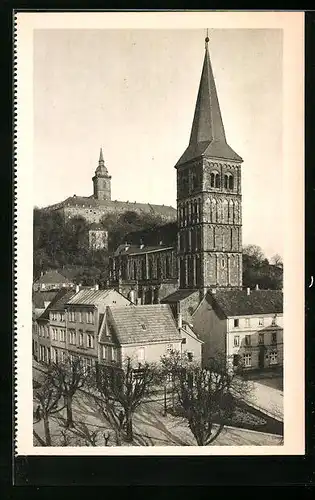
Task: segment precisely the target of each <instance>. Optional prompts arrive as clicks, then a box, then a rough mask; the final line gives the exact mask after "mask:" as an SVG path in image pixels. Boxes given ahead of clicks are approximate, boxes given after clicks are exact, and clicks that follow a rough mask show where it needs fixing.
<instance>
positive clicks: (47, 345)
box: [33, 288, 75, 363]
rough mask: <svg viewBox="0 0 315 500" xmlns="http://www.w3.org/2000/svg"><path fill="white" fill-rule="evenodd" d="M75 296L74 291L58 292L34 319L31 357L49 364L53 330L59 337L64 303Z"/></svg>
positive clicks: (63, 322)
mask: <svg viewBox="0 0 315 500" xmlns="http://www.w3.org/2000/svg"><path fill="white" fill-rule="evenodd" d="M74 294H75V290H74V289H70V290H69V289H67V288H62V289H61V290H59V291H58V292H57V293H56V295H55V296H54V298H53V299H52V300H51V302H50V303H49V305H48V306H47V307H46V309H45V310H44V311H43V313H42V314H41V315H40V316H39V317H38V318H37V319H36V323H35V328H34V332H33V356H34V358H35V359H36V360H38V361H43V362H45V363H49V362H50V360H51V344H52V342H51V340H52V337H53V336H54V335H55V334H54V335H53V334H52V332H53V331H54V330H53V329H57V334H58V335H60V336H61V331H64V330H65V319H64V309H63V308H64V301H67V300H68V299H69V298H70V297H71V296H72V295H74Z"/></svg>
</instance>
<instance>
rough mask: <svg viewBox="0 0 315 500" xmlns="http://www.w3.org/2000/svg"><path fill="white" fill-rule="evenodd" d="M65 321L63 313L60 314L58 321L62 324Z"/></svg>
mask: <svg viewBox="0 0 315 500" xmlns="http://www.w3.org/2000/svg"><path fill="white" fill-rule="evenodd" d="M64 320H65V313H60V321H62V322H64Z"/></svg>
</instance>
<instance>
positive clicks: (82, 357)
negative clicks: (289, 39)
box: [17, 13, 303, 454]
mask: <svg viewBox="0 0 315 500" xmlns="http://www.w3.org/2000/svg"><path fill="white" fill-rule="evenodd" d="M252 14H253V13H252ZM279 14H280V13H279ZM36 15H37V14H33V17H34V18H35V21H36ZM77 15H78V16H80V15H81V16H83V14H77ZM229 15H231V16H233V15H234V16H235V14H229V13H226V14H224V13H222V14H221V17H220V19H222V20H223V21H224V19H225V17H224V16H229ZM269 15H271V14H270V13H269ZM287 15H288V14H287ZM24 16H25V18H26V20H27V14H24ZM49 16H52V15H51V14H46V18H49ZM57 16H58V15H57ZM59 16H61V18H62V16H64V18H62V20H63V22H61V23H60V25H59V27H58V23H56V22H53V23H52V24H51V25H50V26H49V27H45V24H44V23H40V22H38V23H37V24H36V22H35V28H34V29H33V30H32V38H31V41H30V42H29V46H30V47H31V50H32V51H31V58H32V64H31V66H30V69H29V70H28V71H29V75H31V79H32V88H31V90H29V89H28V93H29V95H30V94H32V99H31V104H30V105H29V108H32V114H31V118H32V119H31V120H30V121H29V122H28V127H29V128H30V129H31V136H32V141H31V142H32V146H31V150H30V151H31V153H30V152H28V154H29V155H30V156H31V157H32V158H31V163H32V168H31V171H30V172H29V173H28V186H29V189H28V190H27V191H28V198H29V199H28V202H27V203H28V205H27V206H28V208H27V213H28V218H27V221H28V224H30V227H29V235H30V236H29V238H30V243H29V244H28V246H25V253H27V255H28V258H29V259H31V262H29V265H28V266H27V267H28V271H27V272H28V275H27V276H28V279H27V280H25V281H24V283H25V294H26V295H25V296H26V297H28V300H29V299H31V304H26V303H23V304H24V308H25V311H26V310H28V314H29V320H28V322H27V323H23V321H22V323H23V325H22V327H23V328H24V333H23V334H22V335H21V336H23V340H22V342H23V343H24V344H23V345H27V346H28V347H27V349H28V351H27V352H28V353H29V354H30V356H29V358H28V359H29V361H26V359H25V361H23V362H25V363H26V364H27V365H28V367H27V369H26V371H25V372H24V373H25V374H26V373H28V374H31V380H30V381H29V382H30V385H28V388H30V387H31V390H30V391H29V395H28V397H29V398H30V399H29V401H28V403H27V406H26V405H25V404H24V403H21V406H20V407H19V395H18V409H19V408H20V410H19V411H20V412H21V408H22V407H24V408H25V409H26V407H27V408H28V412H29V415H28V417H27V418H28V422H29V423H30V422H31V433H32V435H29V436H28V438H27V440H28V443H30V442H31V443H32V444H31V446H32V448H33V449H35V450H36V449H38V450H43V449H44V450H45V449H46V450H47V449H48V450H49V449H50V450H51V453H56V451H54V450H58V453H63V451H62V450H65V451H66V449H69V450H70V449H71V453H72V454H75V453H76V450H80V449H81V450H82V451H83V450H88V451H87V453H88V452H89V450H90V449H93V447H94V448H99V449H102V450H103V451H102V453H103V454H106V453H107V452H108V451H109V450H110V449H115V450H116V453H118V454H119V450H123V449H124V450H125V451H124V453H127V454H128V450H129V451H130V447H132V449H133V450H134V449H137V448H138V449H141V450H144V451H143V453H146V451H145V450H146V449H147V448H150V447H151V448H157V447H159V448H160V449H162V450H163V449H164V448H165V450H168V451H166V453H173V452H174V449H176V448H181V447H187V446H188V447H194V449H196V450H197V451H196V452H195V453H197V454H198V453H199V451H198V450H199V449H201V447H207V449H208V450H209V453H213V451H211V450H214V449H216V450H217V449H218V448H222V450H225V451H224V453H225V454H229V453H230V452H229V449H230V448H232V447H237V448H238V450H239V451H238V453H239V454H242V453H243V451H242V449H244V448H247V447H250V448H249V449H250V450H251V453H254V454H255V453H256V451H255V450H256V449H257V448H259V447H260V448H263V449H265V448H264V447H267V448H266V450H267V451H266V452H265V453H269V452H268V449H270V447H272V449H274V448H273V447H277V448H279V451H278V452H276V453H278V454H281V453H283V449H284V447H285V445H286V444H287V443H289V435H287V434H286V433H285V429H286V426H287V425H289V422H288V421H289V419H290V418H292V413H291V410H290V411H288V412H286V411H285V408H289V406H286V403H285V401H287V400H289V399H290V401H291V403H288V404H291V407H290V408H291V409H292V407H293V408H294V402H293V400H292V398H291V397H290V391H292V387H293V389H294V384H293V386H292V385H291V382H288V380H289V379H288V380H287V378H286V377H287V373H288V369H287V364H286V363H290V359H291V360H292V356H293V358H294V349H296V359H297V360H300V361H301V360H302V359H303V354H299V349H300V351H301V349H302V348H303V344H302V342H303V316H302V318H299V319H298V314H296V321H297V323H296V324H295V326H294V332H293V333H292V335H293V337H294V336H295V337H299V339H300V340H298V341H297V345H296V346H294V345H292V335H291V333H290V329H291V330H292V328H293V323H292V321H291V319H290V316H289V315H288V316H287V313H286V309H285V304H286V303H288V302H289V303H290V304H292V302H290V292H288V297H289V298H288V299H286V297H287V295H286V293H287V287H286V283H287V282H286V280H285V279H284V276H287V275H288V274H290V272H291V269H292V268H294V266H292V258H291V256H290V255H289V256H288V257H287V258H286V255H287V250H286V245H287V246H288V243H287V242H288V238H287V237H286V234H287V232H288V225H290V220H289V221H288V219H289V216H288V214H289V213H288V210H287V206H288V201H287V198H288V196H289V198H290V199H291V200H292V201H291V203H294V199H296V211H295V215H296V216H297V217H298V212H299V207H300V206H302V205H299V204H300V203H301V202H302V203H303V199H301V200H300V198H299V196H300V194H301V191H299V189H300V187H299V185H297V184H296V186H297V191H296V194H295V195H294V193H292V191H291V192H290V193H289V195H288V182H287V180H286V179H287V176H288V173H287V172H288V169H289V164H288V163H286V158H287V155H288V153H287V149H286V142H285V133H284V127H285V123H288V122H286V120H285V118H284V116H285V99H286V96H287V92H286V90H285V89H286V87H285V78H288V75H287V72H286V70H285V61H286V56H285V49H284V46H285V30H284V29H283V28H281V26H278V27H277V26H276V25H275V26H274V25H273V23H270V25H268V23H265V24H264V23H262V24H263V26H259V24H258V25H257V23H256V24H255V22H253V23H252V24H251V23H250V19H251V14H248V20H247V26H246V25H245V26H244V27H243V26H242V23H240V25H239V26H237V18H236V17H235V22H234V25H233V23H232V24H231V23H230V24H229V23H227V25H226V26H224V25H222V22H221V24H219V25H218V24H217V23H216V22H213V23H212V25H211V17H210V18H209V19H208V18H207V17H204V20H205V21H206V22H205V24H204V25H203V20H202V17H201V18H199V22H198V23H197V24H196V25H194V24H193V23H192V26H191V27H190V28H189V27H188V26H187V25H185V24H183V26H180V25H179V26H178V25H176V24H175V25H174V26H173V27H172V24H171V22H172V13H169V15H168V18H167V19H169V20H170V22H169V23H166V25H163V23H160V25H159V28H158V29H156V28H154V27H150V23H149V24H148V26H146V27H145V29H143V28H142V29H141V28H140V27H139V26H137V24H136V23H135V25H134V26H132V23H131V24H129V26H126V27H125V26H124V27H119V25H117V27H115V23H114V25H111V22H110V14H94V16H96V17H97V16H98V17H99V19H103V17H102V16H107V18H106V19H107V24H106V23H104V24H103V26H102V24H100V25H98V26H97V27H94V28H93V26H92V24H91V25H89V23H87V24H88V25H87V26H86V27H84V26H81V27H80V26H79V25H80V23H78V24H76V23H74V24H73V25H71V22H70V21H69V20H70V18H71V15H69V16H70V17H68V18H67V17H66V16H67V15H66V14H64V15H62V14H59ZM73 16H74V14H73ZM108 16H109V18H108ZM140 16H141V14H140ZM210 16H211V15H210ZM275 16H276V14H275ZM21 17H22V14H21ZM87 17H88V16H87ZM293 17H294V16H293ZM298 17H299V16H298ZM50 19H53V17H51V18H50ZM173 19H174V18H173ZM183 19H184V17H183ZM185 19H187V17H185ZM216 19H217V18H216ZM233 19H234V18H233ZM255 19H256V18H255ZM290 22H291V23H292V19H291V20H290ZM293 23H294V19H293ZM18 24H19V23H18V22H17V25H18ZM22 24H23V23H21V25H22ZM300 24H301V23H300ZM26 25H27V22H25V23H24V26H26ZM21 32H23V30H22V29H21ZM22 35H23V33H22V34H21V35H20V37H21V40H22ZM286 36H287V35H286ZM285 75H286V76H285ZM18 78H19V73H18ZM20 95H21V94H20ZM18 96H19V94H18ZM18 99H19V97H18ZM21 100H22V99H21ZM18 102H19V101H18ZM298 102H299V101H298ZM22 107H23V104H22ZM25 125H26V123H25ZM297 142H298V141H297ZM18 143H19V139H18ZM22 149H23V148H22ZM21 155H22V153H20V157H22V156H21ZM300 163H301V164H302V162H300ZM302 166H303V164H302ZM18 168H19V162H18ZM23 175H27V172H25V173H24V174H23ZM301 176H302V173H301ZM19 184H20V185H22V184H23V182H22V180H20V181H19V180H18V186H19ZM291 184H292V183H291ZM21 189H24V192H25V186H24V187H23V188H21ZM17 193H18V194H19V188H18V190H17ZM292 195H293V196H292ZM17 197H18V198H19V196H17ZM20 199H21V197H20ZM20 207H22V205H20ZM20 209H21V208H20ZM22 211H23V208H22ZM291 223H292V227H295V226H294V222H292V221H291ZM299 224H301V220H298V222H297V225H299ZM24 226H25V225H24ZM23 230H24V231H25V232H26V227H25V228H24V229H22V231H23ZM297 235H298V233H296V238H295V239H294V238H293V240H292V241H293V243H292V245H291V246H292V249H294V248H296V246H297V245H298V236H297ZM291 237H292V236H291ZM294 241H295V243H294ZM289 246H290V245H289ZM26 249H28V250H26ZM21 251H22V252H23V248H22V249H21ZM25 258H26V257H25ZM298 258H299V255H298ZM25 262H26V261H25ZM296 265H297V268H298V267H299V266H300V265H301V264H300V263H299V261H298V260H297V264H296ZM23 266H24V264H23ZM25 267H26V266H25ZM293 276H294V271H293V270H292V277H293ZM293 280H294V277H293ZM23 287H24V284H23ZM291 287H292V284H291ZM293 287H294V283H293ZM296 287H297V289H299V288H298V287H299V283H298V282H296ZM292 290H293V288H292V289H291V293H292ZM297 295H299V293H297ZM30 307H31V309H30ZM23 310H24V309H23ZM296 310H297V311H298V313H300V312H301V309H299V303H298V302H297V309H296ZM290 314H291V315H292V308H290ZM302 314H303V312H302ZM298 321H300V323H299V322H298ZM26 324H27V327H25V325H26ZM23 328H22V329H23ZM28 332H29V333H28ZM18 336H19V331H18ZM24 337H25V338H24ZM26 337H27V339H28V340H27V341H26ZM18 346H19V340H18ZM19 349H20V350H19ZM292 349H293V352H292ZM17 352H18V354H17V356H18V362H17V364H19V363H22V357H23V354H22V349H21V347H20V348H19V347H18V350H17ZM287 353H288V354H287ZM290 353H292V354H290ZM287 355H288V361H287ZM290 356H291V358H290ZM299 356H300V357H299ZM25 358H26V356H25ZM19 359H21V360H20V361H19ZM20 366H22V365H20ZM18 370H19V369H18ZM289 370H290V368H289ZM19 373H20V378H19V381H20V382H21V373H22V372H21V367H20V372H19ZM26 378H27V377H26ZM296 380H297V379H296ZM298 380H299V381H300V378H299V379H298ZM26 383H27V382H25V384H26ZM290 385H291V389H290V388H289V389H287V387H289V386H290ZM300 387H301V386H300ZM301 390H303V387H301ZM20 391H21V392H23V389H22V388H21V389H20ZM286 391H288V392H287V394H289V396H288V397H287V395H286ZM291 393H292V392H291ZM18 394H19V389H18ZM292 404H293V406H292ZM23 405H24V406H23ZM287 419H288V421H287ZM297 419H298V417H297ZM301 433H302V430H299V431H298V433H297V434H298V435H301ZM20 440H21V430H20ZM174 447H175V448H174ZM247 449H248V448H247ZM60 450H61V451H60ZM35 453H36V451H35ZM152 453H154V451H152ZM182 453H188V452H187V448H186V451H185V449H184V451H182ZM219 453H220V452H219ZM258 453H259V452H258Z"/></svg>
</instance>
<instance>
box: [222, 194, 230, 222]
mask: <svg viewBox="0 0 315 500" xmlns="http://www.w3.org/2000/svg"><path fill="white" fill-rule="evenodd" d="M228 221H229V204H228V201H227V200H225V199H224V200H223V222H225V223H227V222H228Z"/></svg>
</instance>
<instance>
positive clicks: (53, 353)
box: [51, 347, 58, 363]
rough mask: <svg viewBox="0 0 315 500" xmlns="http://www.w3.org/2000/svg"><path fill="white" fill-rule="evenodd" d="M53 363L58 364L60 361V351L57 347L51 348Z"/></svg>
mask: <svg viewBox="0 0 315 500" xmlns="http://www.w3.org/2000/svg"><path fill="white" fill-rule="evenodd" d="M51 361H52V363H57V361H58V351H57V349H56V348H55V347H52V348H51Z"/></svg>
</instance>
